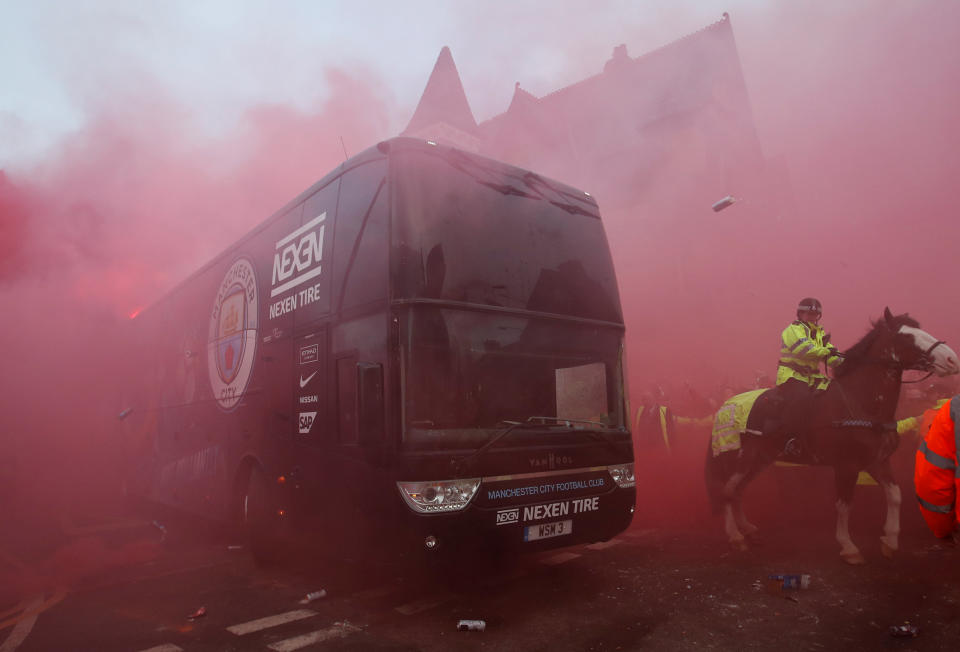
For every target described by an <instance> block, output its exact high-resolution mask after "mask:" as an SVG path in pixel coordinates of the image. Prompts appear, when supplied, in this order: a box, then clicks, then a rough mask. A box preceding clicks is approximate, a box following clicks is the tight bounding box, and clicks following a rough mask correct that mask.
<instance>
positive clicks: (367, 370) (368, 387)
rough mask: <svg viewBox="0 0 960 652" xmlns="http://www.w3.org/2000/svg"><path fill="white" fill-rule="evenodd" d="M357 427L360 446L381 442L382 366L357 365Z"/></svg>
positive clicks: (372, 364) (368, 363)
mask: <svg viewBox="0 0 960 652" xmlns="http://www.w3.org/2000/svg"><path fill="white" fill-rule="evenodd" d="M357 390H358V396H357V409H358V412H359V414H358V419H357V426H358V428H359V431H360V445H361V446H377V445H378V444H380V442H381V441H382V440H383V411H384V409H383V365H380V364H374V363H372V362H358V363H357Z"/></svg>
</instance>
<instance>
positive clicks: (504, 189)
mask: <svg viewBox="0 0 960 652" xmlns="http://www.w3.org/2000/svg"><path fill="white" fill-rule="evenodd" d="M449 154H450V155H449V156H448V157H447V163H449V164H450V165H451V166H452V167H453V168H455V169H457V170H459V171H460V172H463V173H464V174H466V175H467V176H468V177H470V178H471V179H473V180H474V181H476V182H477V183H479V184H480V185H483V186H486V187H488V188H493V189H494V190H496V191H497V192H499V193H500V194H503V195H517V196H518V197H529V198H531V199H543V196H542V195H540V194H539V193H535V192H534V193H530V192H527V191H526V190H523V189H521V188H517V187H516V186H512V185H510V184H509V183H497V182H495V181H491V180H490V179H484V178H483V177H481V176H480V175H479V174H477V173H476V172H474V171H473V170H470V169H467V166H468V165H469V166H470V167H475V168H480V169H481V170H483V171H484V172H487V170H484V168H483V167H482V166H480V165H478V164H477V163H476V161H473V160H471V159H470V158H468V157H466V156H464V155H463V154H461V153H460V152H457V151H456V150H450V153H449ZM495 174H496V173H494V172H490V175H491V176H494V175H495ZM496 176H502V175H496ZM528 185H529V184H528Z"/></svg>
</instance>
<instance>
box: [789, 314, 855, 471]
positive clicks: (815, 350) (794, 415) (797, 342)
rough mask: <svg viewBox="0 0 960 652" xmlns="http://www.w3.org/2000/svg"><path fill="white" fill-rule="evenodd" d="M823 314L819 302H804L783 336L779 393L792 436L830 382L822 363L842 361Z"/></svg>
mask: <svg viewBox="0 0 960 652" xmlns="http://www.w3.org/2000/svg"><path fill="white" fill-rule="evenodd" d="M822 315H823V306H822V305H821V304H820V302H819V301H818V300H817V299H814V298H813V297H807V298H804V299H801V300H800V303H799V304H798V305H797V318H796V320H795V321H793V322H791V323H790V324H788V325H787V327H786V328H784V329H783V333H781V335H780V361H779V363H778V365H777V390H778V392H779V394H780V397H781V400H782V401H783V402H784V411H783V418H784V421H785V422H786V424H785V425H786V429H787V432H788V433H790V434H794V435H799V434H802V433H803V432H804V431H805V430H806V425H807V419H806V417H807V415H808V414H809V411H810V400H811V399H812V398H813V396H814V394H815V392H818V391H823V390H825V389H826V388H827V385H829V383H830V380H829V378H827V376H826V375H825V374H824V373H823V372H822V371H821V369H820V363H821V362H825V363H826V365H827V366H828V367H836V366H837V365H839V364H840V361H841V358H840V356H839V355H838V352H837V349H836V347H835V346H833V345H832V344H830V336H829V335H828V334H827V333H826V332H825V331H824V329H823V327H822V326H820V317H821V316H822ZM787 452H788V453H789V452H790V450H789V449H788V451H787Z"/></svg>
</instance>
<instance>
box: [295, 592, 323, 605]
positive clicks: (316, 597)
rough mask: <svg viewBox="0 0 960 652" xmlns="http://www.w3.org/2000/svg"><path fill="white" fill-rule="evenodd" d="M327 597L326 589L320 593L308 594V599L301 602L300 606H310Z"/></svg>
mask: <svg viewBox="0 0 960 652" xmlns="http://www.w3.org/2000/svg"><path fill="white" fill-rule="evenodd" d="M325 597H327V591H326V589H320V590H319V591H313V592H311V593H308V594H307V595H306V597H305V598H304V599H303V600H301V601H300V604H310V603H311V602H313V601H314V600H319V599H320V598H325Z"/></svg>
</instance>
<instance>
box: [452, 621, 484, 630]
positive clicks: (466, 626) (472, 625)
mask: <svg viewBox="0 0 960 652" xmlns="http://www.w3.org/2000/svg"><path fill="white" fill-rule="evenodd" d="M486 628H487V623H486V621H484V620H461V621H460V622H458V623H457V631H460V632H482V631H483V630H485V629H486Z"/></svg>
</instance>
